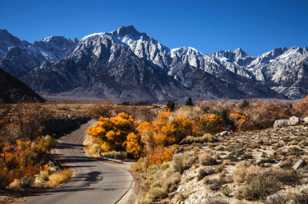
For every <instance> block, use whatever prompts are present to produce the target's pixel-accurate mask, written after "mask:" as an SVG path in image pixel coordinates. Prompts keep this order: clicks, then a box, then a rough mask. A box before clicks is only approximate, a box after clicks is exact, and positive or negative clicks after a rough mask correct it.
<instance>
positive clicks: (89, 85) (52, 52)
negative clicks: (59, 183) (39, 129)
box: [0, 26, 308, 102]
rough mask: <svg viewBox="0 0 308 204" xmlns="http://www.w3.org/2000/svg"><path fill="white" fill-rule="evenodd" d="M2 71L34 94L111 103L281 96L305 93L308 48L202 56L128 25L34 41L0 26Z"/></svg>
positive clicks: (291, 97)
mask: <svg viewBox="0 0 308 204" xmlns="http://www.w3.org/2000/svg"><path fill="white" fill-rule="evenodd" d="M0 67H2V68H3V69H4V70H5V71H7V72H9V73H10V74H11V75H13V76H15V77H17V78H19V79H20V80H22V81H23V82H25V83H26V84H27V85H29V86H30V87H31V88H32V89H34V90H35V91H37V92H38V93H40V94H43V95H47V96H55V97H68V98H78V99H80V98H87V99H89V98H93V99H105V100H111V101H117V102H118V101H122V102H123V101H135V102H136V101H151V102H153V101H167V100H179V101H181V100H185V99H186V98H188V97H192V98H193V99H196V100H197V99H214V98H233V99H238V98H284V99H296V98H301V97H303V96H305V95H308V80H307V79H308V48H299V47H296V48H275V49H273V50H271V51H269V52H266V53H264V54H262V55H260V56H250V55H248V54H247V53H246V52H245V51H243V50H242V49H236V50H223V51H218V52H215V53H211V54H203V53H201V52H199V51H198V50H196V49H194V48H191V47H182V48H175V49H171V48H169V47H167V46H165V45H163V44H161V43H160V42H159V41H157V40H156V39H154V38H152V37H150V36H148V35H147V34H146V33H142V32H140V31H138V30H136V28H135V27H134V26H122V27H119V28H117V29H116V30H115V31H113V32H102V33H93V34H90V35H87V36H84V37H83V38H81V39H79V40H78V39H74V40H71V39H67V38H65V37H62V36H50V37H46V38H44V39H42V40H40V41H36V42H34V43H29V42H27V41H24V40H21V39H19V38H18V37H16V36H14V35H12V34H11V33H9V32H8V31H7V30H1V29H0Z"/></svg>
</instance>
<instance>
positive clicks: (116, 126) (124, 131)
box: [87, 113, 142, 157]
mask: <svg viewBox="0 0 308 204" xmlns="http://www.w3.org/2000/svg"><path fill="white" fill-rule="evenodd" d="M87 133H88V135H90V136H92V137H93V139H94V142H95V143H96V144H98V145H100V149H101V151H102V152H108V151H124V150H126V151H127V152H128V153H130V154H131V155H133V156H134V157H139V155H140V153H141V151H142V147H141V142H140V138H139V136H138V135H137V131H136V122H135V120H134V118H133V117H132V116H130V115H128V114H127V113H119V114H117V115H116V116H113V117H100V118H99V120H98V121H97V122H96V123H95V124H94V125H93V126H91V127H90V128H89V129H88V130H87Z"/></svg>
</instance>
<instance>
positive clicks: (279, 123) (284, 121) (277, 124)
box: [273, 119, 289, 128]
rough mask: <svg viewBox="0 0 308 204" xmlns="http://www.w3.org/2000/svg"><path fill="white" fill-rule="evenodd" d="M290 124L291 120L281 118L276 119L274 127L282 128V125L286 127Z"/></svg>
mask: <svg viewBox="0 0 308 204" xmlns="http://www.w3.org/2000/svg"><path fill="white" fill-rule="evenodd" d="M288 125H289V120H287V119H280V120H275V122H274V125H273V127H274V128H281V127H286V126H288Z"/></svg>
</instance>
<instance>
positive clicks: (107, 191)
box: [26, 122, 133, 204]
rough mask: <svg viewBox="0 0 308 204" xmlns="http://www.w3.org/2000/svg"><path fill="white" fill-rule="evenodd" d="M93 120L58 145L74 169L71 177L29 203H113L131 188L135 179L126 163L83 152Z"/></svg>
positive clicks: (62, 139) (66, 162) (65, 160)
mask: <svg viewBox="0 0 308 204" xmlns="http://www.w3.org/2000/svg"><path fill="white" fill-rule="evenodd" d="M90 123H91V122H89V123H87V124H85V125H83V126H81V128H80V129H78V130H76V131H74V132H72V133H71V134H69V135H67V136H64V137H62V138H61V140H59V145H58V146H57V148H56V153H57V154H58V159H59V160H60V161H61V162H62V163H63V164H64V165H65V166H69V167H71V168H72V169H73V171H74V175H73V177H72V179H71V180H70V181H69V182H67V183H66V184H64V185H62V186H61V187H59V188H56V189H52V190H48V191H47V192H42V193H39V194H37V195H33V196H31V197H30V198H28V199H27V202H26V203H28V204H55V203H56V204H62V203H63V204H64V203H65V204H96V203H100V204H113V203H118V202H119V201H120V200H121V198H122V197H123V196H124V195H125V194H126V193H127V192H128V190H129V189H130V188H131V187H132V182H133V179H132V177H131V175H130V174H129V173H128V171H127V170H126V169H125V166H123V165H121V164H114V163H111V162H107V161H98V160H95V159H92V158H89V157H87V156H85V155H84V152H83V147H82V141H83V136H84V132H85V129H86V128H87V127H88V126H89V125H90ZM121 203H123V200H122V201H121Z"/></svg>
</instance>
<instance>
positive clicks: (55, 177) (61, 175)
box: [48, 169, 73, 188]
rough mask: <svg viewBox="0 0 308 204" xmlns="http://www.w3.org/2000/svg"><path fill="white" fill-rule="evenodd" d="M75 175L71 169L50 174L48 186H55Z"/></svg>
mask: <svg viewBox="0 0 308 204" xmlns="http://www.w3.org/2000/svg"><path fill="white" fill-rule="evenodd" d="M72 175H73V172H72V170H71V169H64V170H62V171H58V172H56V173H54V174H51V175H50V176H49V178H48V179H49V180H48V186H49V187H51V188H54V187H56V186H58V185H60V184H62V183H64V182H67V181H68V180H69V179H70V178H71V177H72Z"/></svg>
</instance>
